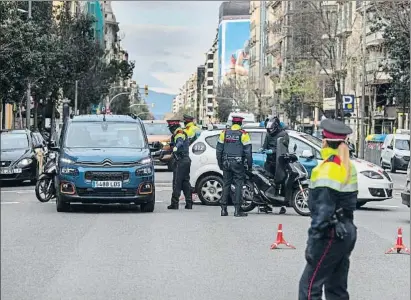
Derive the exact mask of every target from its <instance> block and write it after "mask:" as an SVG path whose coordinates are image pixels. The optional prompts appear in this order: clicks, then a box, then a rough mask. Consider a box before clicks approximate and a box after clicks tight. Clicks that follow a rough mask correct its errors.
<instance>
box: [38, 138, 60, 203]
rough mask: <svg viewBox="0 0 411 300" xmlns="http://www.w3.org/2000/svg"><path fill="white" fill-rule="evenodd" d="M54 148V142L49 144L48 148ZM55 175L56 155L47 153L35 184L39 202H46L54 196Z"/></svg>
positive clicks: (51, 152) (52, 152)
mask: <svg viewBox="0 0 411 300" xmlns="http://www.w3.org/2000/svg"><path fill="white" fill-rule="evenodd" d="M53 147H55V144H54V142H50V144H49V148H53ZM56 175H57V154H56V152H54V151H49V152H48V154H47V156H46V164H45V165H44V168H43V172H42V173H41V174H40V175H39V177H38V179H37V182H36V188H35V192H36V197H37V199H38V200H39V201H40V202H48V201H50V199H52V198H54V197H55V196H56V190H55V185H54V182H55V176H56Z"/></svg>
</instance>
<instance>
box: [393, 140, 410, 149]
mask: <svg viewBox="0 0 411 300" xmlns="http://www.w3.org/2000/svg"><path fill="white" fill-rule="evenodd" d="M395 149H398V150H410V140H395Z"/></svg>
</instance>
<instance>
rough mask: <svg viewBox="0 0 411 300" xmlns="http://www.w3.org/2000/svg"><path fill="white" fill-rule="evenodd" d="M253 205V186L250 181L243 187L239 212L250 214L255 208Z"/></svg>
mask: <svg viewBox="0 0 411 300" xmlns="http://www.w3.org/2000/svg"><path fill="white" fill-rule="evenodd" d="M256 206H257V205H256V204H255V203H254V191H253V184H252V182H250V181H246V182H245V183H244V186H243V204H242V205H241V210H242V211H243V212H250V211H252V210H253V209H254V208H256Z"/></svg>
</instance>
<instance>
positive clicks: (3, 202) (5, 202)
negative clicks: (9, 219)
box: [1, 201, 21, 204]
mask: <svg viewBox="0 0 411 300" xmlns="http://www.w3.org/2000/svg"><path fill="white" fill-rule="evenodd" d="M18 203H21V202H16V201H10V202H9V201H2V202H1V204H18Z"/></svg>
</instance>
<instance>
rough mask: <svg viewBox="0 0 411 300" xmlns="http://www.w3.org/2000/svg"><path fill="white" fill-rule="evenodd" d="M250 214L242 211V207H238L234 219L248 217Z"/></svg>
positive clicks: (235, 209)
mask: <svg viewBox="0 0 411 300" xmlns="http://www.w3.org/2000/svg"><path fill="white" fill-rule="evenodd" d="M247 216H248V214H247V213H245V212H243V211H242V210H241V206H240V205H236V206H235V208H234V217H247Z"/></svg>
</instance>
